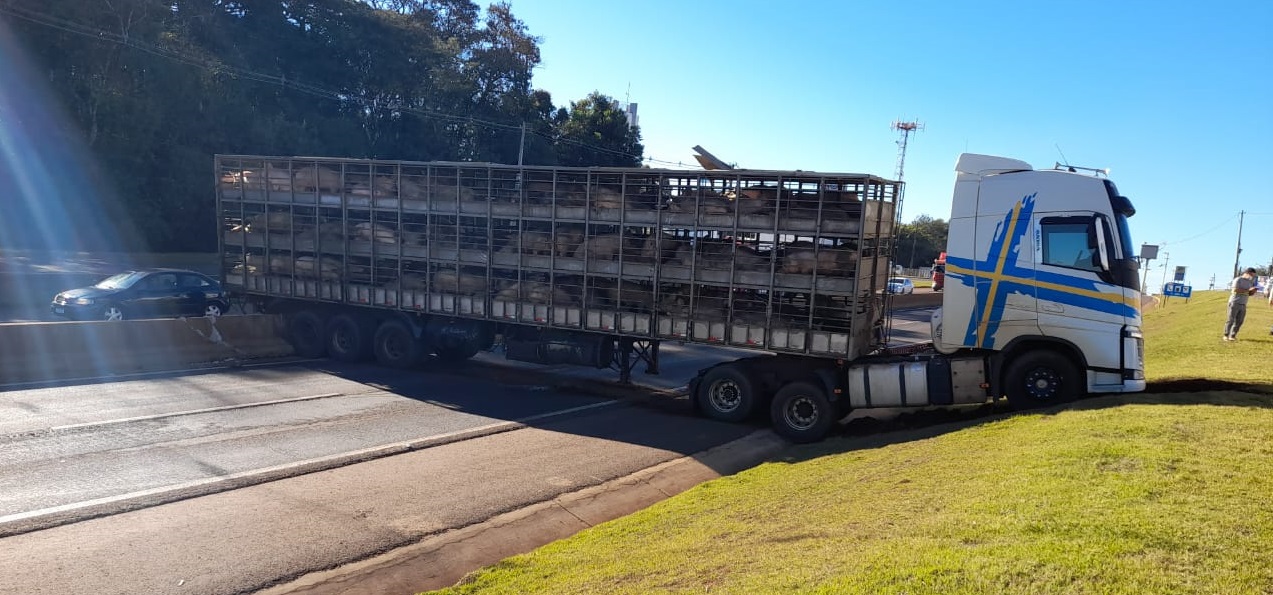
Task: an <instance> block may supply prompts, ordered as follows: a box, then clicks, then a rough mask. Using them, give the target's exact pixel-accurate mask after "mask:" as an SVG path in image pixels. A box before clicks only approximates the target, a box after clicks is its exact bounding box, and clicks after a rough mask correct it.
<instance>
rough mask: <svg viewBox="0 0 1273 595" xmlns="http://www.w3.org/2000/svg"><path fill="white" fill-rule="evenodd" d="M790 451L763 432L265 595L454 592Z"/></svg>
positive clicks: (316, 574)
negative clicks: (475, 578) (513, 561)
mask: <svg viewBox="0 0 1273 595" xmlns="http://www.w3.org/2000/svg"><path fill="white" fill-rule="evenodd" d="M788 446H790V445H789V444H788V443H786V442H785V441H783V440H782V438H779V437H778V436H777V435H776V434H774V433H773V432H772V431H771V430H757V431H755V432H752V433H751V434H748V435H747V436H744V437H742V438H739V439H737V440H734V441H732V442H728V443H726V444H722V445H720V446H717V447H714V448H711V449H708V450H706V451H703V452H701V453H698V454H695V455H692V456H686V457H680V458H678V459H674V460H671V461H667V462H664V463H660V464H658V465H655V466H653V467H649V468H646V469H642V470H640V471H637V472H635V473H632V474H630V475H627V476H624V477H620V478H617V479H612V480H610V481H607V482H605V483H601V484H598V485H595V486H591V487H587V488H584V489H582V490H578V491H575V492H570V493H568V494H563V495H561V496H558V497H556V498H553V499H552V500H546V501H543V502H539V503H537V504H532V505H530V506H526V507H524V508H521V509H518V510H515V511H512V512H507V513H504V514H501V515H497V516H495V517H492V518H490V519H487V520H485V521H482V522H480V523H476V524H473V525H469V526H466V527H459V528H456V529H451V530H448V531H444V532H442V533H438V534H435V535H432V536H429V537H426V538H425V539H424V540H422V541H420V542H417V543H415V544H412V545H408V546H404V547H400V548H397V549H394V550H391V551H389V552H385V553H383V554H380V555H377V556H374V557H371V558H368V559H365V560H361V561H358V562H352V563H349V564H345V565H343V566H340V567H338V568H334V569H331V570H322V571H318V572H312V573H310V574H307V575H304V576H302V577H300V578H298V579H295V580H293V581H291V582H288V583H284V584H281V585H276V586H274V587H270V588H267V589H264V590H262V591H258V595H283V594H303V595H328V594H336V593H340V594H361V593H366V594H369V595H370V594H379V593H418V592H420V591H426V590H433V589H441V588H445V587H449V586H451V585H454V584H455V583H456V582H457V581H459V580H460V579H462V578H464V577H465V576H467V575H468V574H469V573H471V572H473V571H475V570H479V569H481V568H484V567H486V566H489V565H491V564H495V563H497V562H499V561H500V560H503V559H505V558H507V557H509V556H514V555H517V554H522V553H526V552H529V551H531V550H533V549H535V548H538V547H540V546H543V545H547V544H549V543H552V542H553V541H557V540H559V539H564V538H567V537H570V536H572V535H574V534H576V533H578V532H580V531H583V530H584V529H588V528H590V527H593V526H596V525H598V524H600V523H604V522H606V521H611V520H614V519H617V518H619V517H622V516H626V515H628V514H631V513H634V512H637V511H639V510H642V509H644V508H647V507H649V506H651V505H653V504H656V503H658V502H661V501H663V500H666V499H667V498H670V497H672V496H675V495H677V494H680V493H681V492H684V491H686V490H688V489H690V488H693V487H695V486H697V485H699V484H701V483H704V482H707V481H711V480H713V479H716V478H718V477H722V476H726V475H732V474H734V473H738V472H740V471H743V470H746V469H749V468H751V467H754V466H756V465H757V464H760V463H762V462H764V461H766V460H769V459H771V458H773V456H774V455H775V454H776V453H778V452H780V451H781V450H782V449H784V448H786V447H788Z"/></svg>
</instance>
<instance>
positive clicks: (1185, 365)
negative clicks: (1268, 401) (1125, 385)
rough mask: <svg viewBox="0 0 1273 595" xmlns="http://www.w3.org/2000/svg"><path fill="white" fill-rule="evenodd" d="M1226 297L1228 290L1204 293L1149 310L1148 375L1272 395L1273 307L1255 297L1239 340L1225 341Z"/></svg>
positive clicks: (1252, 298) (1146, 369) (1157, 378)
mask: <svg viewBox="0 0 1273 595" xmlns="http://www.w3.org/2000/svg"><path fill="white" fill-rule="evenodd" d="M1228 299H1229V296H1228V294H1227V293H1226V292H1221V291H1204V292H1198V293H1195V294H1194V297H1193V298H1191V299H1190V300H1189V302H1188V303H1185V300H1184V299H1182V298H1170V299H1169V300H1168V301H1167V303H1166V305H1165V306H1163V307H1152V308H1149V309H1147V310H1146V311H1145V316H1144V319H1145V326H1144V331H1145V336H1146V339H1145V375H1146V376H1147V377H1148V378H1149V380H1150V381H1151V382H1161V381H1180V380H1190V379H1201V380H1208V381H1213V382H1231V383H1239V384H1250V385H1254V386H1250V387H1243V388H1246V389H1248V390H1257V391H1262V392H1270V393H1273V335H1269V328H1270V326H1273V308H1270V307H1269V305H1268V302H1267V301H1266V300H1264V299H1263V297H1262V296H1253V297H1251V298H1250V300H1249V301H1248V303H1247V315H1246V322H1245V323H1244V324H1243V325H1242V330H1241V331H1240V332H1239V333H1238V341H1237V342H1236V343H1229V342H1226V341H1223V340H1221V336H1222V335H1223V334H1224V321H1225V318H1226V317H1227V315H1228V306H1227V304H1228ZM1201 388H1206V386H1205V384H1203V385H1202V386H1201Z"/></svg>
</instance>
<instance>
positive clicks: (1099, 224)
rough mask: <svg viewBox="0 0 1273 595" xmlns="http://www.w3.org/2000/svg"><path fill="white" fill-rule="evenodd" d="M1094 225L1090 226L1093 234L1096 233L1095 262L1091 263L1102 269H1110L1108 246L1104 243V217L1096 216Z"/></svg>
mask: <svg viewBox="0 0 1273 595" xmlns="http://www.w3.org/2000/svg"><path fill="white" fill-rule="evenodd" d="M1094 223H1095V225H1093V226H1092V227H1090V228H1089V229H1091V230H1092V232H1093V233H1094V235H1096V246H1095V248H1096V258H1095V259H1094V260H1096V262H1094V263H1092V264H1095V265H1097V266H1099V267H1100V268H1101V270H1102V271H1108V270H1110V258H1109V246H1107V245H1106V244H1105V219H1103V218H1101V217H1097V218H1096V219H1095V221H1094Z"/></svg>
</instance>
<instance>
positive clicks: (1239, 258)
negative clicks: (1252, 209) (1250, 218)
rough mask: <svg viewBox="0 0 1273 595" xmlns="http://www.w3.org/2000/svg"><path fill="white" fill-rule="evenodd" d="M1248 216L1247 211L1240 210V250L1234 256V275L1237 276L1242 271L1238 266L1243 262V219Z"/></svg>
mask: <svg viewBox="0 0 1273 595" xmlns="http://www.w3.org/2000/svg"><path fill="white" fill-rule="evenodd" d="M1245 217H1246V211H1238V252H1237V254H1235V255H1234V256H1233V276H1234V277H1237V276H1238V275H1239V274H1240V273H1239V272H1238V267H1239V266H1241V264H1240V263H1241V262H1242V219H1243V218H1245Z"/></svg>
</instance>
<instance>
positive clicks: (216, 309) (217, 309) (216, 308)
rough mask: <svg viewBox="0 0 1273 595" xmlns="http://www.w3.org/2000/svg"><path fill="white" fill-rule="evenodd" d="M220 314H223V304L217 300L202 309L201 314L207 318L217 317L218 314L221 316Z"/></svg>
mask: <svg viewBox="0 0 1273 595" xmlns="http://www.w3.org/2000/svg"><path fill="white" fill-rule="evenodd" d="M222 314H225V305H224V304H220V303H217V302H212V303H211V304H208V306H207V307H206V308H204V309H203V315H204V316H207V317H208V318H217V317H218V316H221V315H222Z"/></svg>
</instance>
